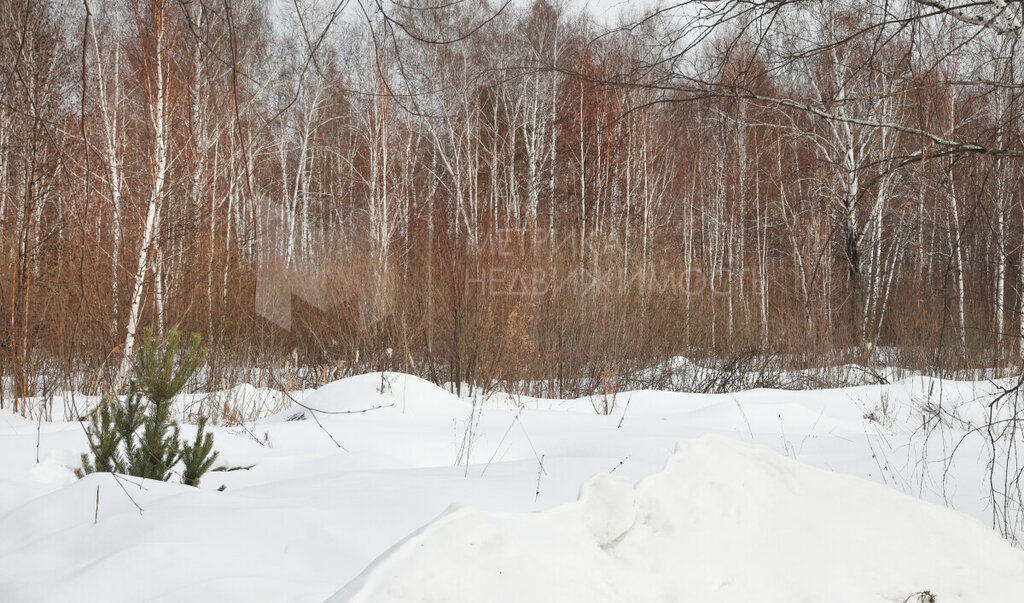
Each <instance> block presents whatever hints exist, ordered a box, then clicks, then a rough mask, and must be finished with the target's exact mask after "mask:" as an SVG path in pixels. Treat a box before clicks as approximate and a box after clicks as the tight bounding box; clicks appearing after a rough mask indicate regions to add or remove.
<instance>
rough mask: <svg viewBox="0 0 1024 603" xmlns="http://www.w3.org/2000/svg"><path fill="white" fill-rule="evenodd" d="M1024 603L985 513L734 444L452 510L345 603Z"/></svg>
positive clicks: (719, 441)
mask: <svg viewBox="0 0 1024 603" xmlns="http://www.w3.org/2000/svg"><path fill="white" fill-rule="evenodd" d="M925 591H927V592H930V593H931V594H933V595H935V597H936V598H937V600H938V601H941V602H942V603H948V602H954V601H963V602H979V603H980V602H988V601H1014V600H1020V596H1021V595H1020V593H1022V592H1024V552H1021V551H1019V550H1016V549H1014V548H1012V547H1011V546H1010V545H1009V544H1007V543H1006V542H1005V541H1003V540H1002V539H1000V538H999V537H998V536H997V535H996V534H995V533H993V532H992V531H991V530H989V529H988V528H987V527H985V526H983V525H981V524H980V523H979V522H978V521H976V520H975V519H972V518H970V517H967V516H965V515H962V514H960V513H957V512H955V511H951V510H949V509H946V508H943V507H939V506H936V505H932V504H930V503H926V502H923V501H920V500H917V499H915V498H912V497H909V496H906V495H903V494H900V493H898V492H896V491H893V490H891V489H888V488H885V487H883V486H879V485H877V484H874V483H872V482H868V481H866V480H861V479H858V478H854V477H850V476H846V475H841V474H836V473H832V472H828V471H824V470H821V469H815V468H812V467H808V466H805V465H803V464H800V463H798V462H796V461H793V460H791V459H788V458H785V457H783V456H780V455H777V454H775V453H773V452H771V451H769V450H766V449H763V448H759V447H755V446H750V445H747V444H742V443H739V442H736V441H734V440H730V439H727V438H723V437H719V436H706V437H702V438H699V439H696V440H690V441H684V442H682V443H680V444H679V445H678V446H677V449H676V452H675V454H674V455H673V456H672V457H671V458H670V460H669V461H668V463H667V466H666V467H665V469H664V470H663V471H661V472H660V473H657V474H655V475H652V476H650V477H648V478H645V479H643V480H642V481H641V482H640V483H638V484H637V485H636V486H635V487H634V486H633V485H632V484H631V483H630V482H629V481H626V480H622V479H619V478H616V477H613V476H610V475H600V476H598V477H595V478H593V479H592V480H591V481H589V482H588V483H587V484H586V485H585V486H584V487H583V488H582V491H581V493H580V496H579V500H578V501H577V502H575V503H570V504H567V505H563V506H561V507H557V508H555V509H551V510H549V511H545V512H540V513H487V512H482V511H476V510H473V509H471V508H456V509H452V510H450V511H448V512H446V513H445V514H443V515H442V516H441V517H439V518H438V519H436V520H435V521H433V522H432V523H430V524H428V525H427V526H426V527H424V528H422V529H421V530H419V531H417V532H416V533H414V534H413V535H411V536H409V537H408V538H406V539H405V540H404V541H402V542H400V543H399V544H397V545H395V546H394V547H393V548H392V549H391V550H390V551H388V552H387V553H385V554H384V555H382V556H381V557H380V558H379V559H378V560H377V561H375V562H374V563H373V564H372V565H370V567H368V568H367V569H366V570H365V571H364V572H363V573H362V575H360V576H359V577H358V578H356V579H355V580H354V581H352V582H351V583H350V584H349V585H347V586H346V587H345V588H343V589H342V590H341V591H339V592H338V593H336V594H335V595H334V596H333V597H332V598H331V599H330V600H331V601H349V602H352V603H362V602H373V603H388V602H398V601H403V602H415V601H447V602H459V601H465V602H478V601H488V602H501V601H508V602H521V601H559V602H561V603H570V602H573V601H579V602H581V603H583V602H586V603H595V602H599V601H609V602H611V601H616V602H619V601H643V602H653V601H701V602H706V603H716V602H718V603H751V602H755V601H756V602H758V603H770V602H778V603H798V602H815V603H818V602H825V601H828V602H829V603H840V602H850V603H868V602H875V601H877V602H896V603H903V602H906V601H911V602H916V601H919V600H927V599H925V598H921V597H920V595H919V594H917V593H923V592H925Z"/></svg>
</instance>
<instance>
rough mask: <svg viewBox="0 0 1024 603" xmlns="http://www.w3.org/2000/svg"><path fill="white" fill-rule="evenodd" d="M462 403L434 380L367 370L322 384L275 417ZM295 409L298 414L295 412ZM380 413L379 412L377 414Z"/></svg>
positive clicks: (444, 408) (452, 407) (438, 407)
mask: <svg viewBox="0 0 1024 603" xmlns="http://www.w3.org/2000/svg"><path fill="white" fill-rule="evenodd" d="M464 408H465V403H464V402H462V401H461V400H459V398H458V397H457V396H455V395H454V394H451V393H449V392H447V391H445V390H443V389H441V388H440V387H438V386H436V385H434V384H433V383H431V382H429V381H427V380H425V379H421V378H419V377H415V376H413V375H407V374H404V373H387V372H386V373H368V374H365V375H356V376H354V377H347V378H345V379H340V380H338V381H334V382H331V383H328V384H327V385H324V386H323V387H321V388H320V389H318V390H316V391H315V392H313V393H312V394H310V395H309V396H306V398H304V399H303V400H302V403H301V404H300V405H298V408H297V409H293V410H290V411H285V412H283V413H281V414H279V415H277V416H276V417H275V418H277V419H284V420H294V419H295V418H297V414H304V415H306V416H307V417H308V416H309V415H310V413H316V416H317V417H324V416H330V415H337V414H352V413H362V412H369V411H370V410H374V411H379V410H383V409H391V410H392V412H395V411H398V412H401V413H407V412H410V411H412V412H416V411H426V412H436V411H439V410H442V411H452V410H459V411H461V410H463V409H464ZM297 411H298V413H297ZM378 414H379V413H378Z"/></svg>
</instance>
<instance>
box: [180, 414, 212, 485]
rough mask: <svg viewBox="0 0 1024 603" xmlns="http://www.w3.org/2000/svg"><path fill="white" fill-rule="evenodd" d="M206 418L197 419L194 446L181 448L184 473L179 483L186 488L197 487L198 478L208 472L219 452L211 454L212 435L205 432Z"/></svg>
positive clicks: (187, 445)
mask: <svg viewBox="0 0 1024 603" xmlns="http://www.w3.org/2000/svg"><path fill="white" fill-rule="evenodd" d="M205 428H206V417H199V425H197V426H196V441H195V443H194V444H192V445H189V444H185V445H184V446H182V448H181V460H182V462H183V463H185V472H184V473H183V474H182V476H181V483H183V484H186V485H188V486H198V485H199V478H200V477H202V476H203V474H204V473H206V472H207V471H209V470H210V467H212V466H213V462H214V461H215V460H217V455H219V454H220V453H219V452H213V434H212V433H209V432H206V433H204V430H205Z"/></svg>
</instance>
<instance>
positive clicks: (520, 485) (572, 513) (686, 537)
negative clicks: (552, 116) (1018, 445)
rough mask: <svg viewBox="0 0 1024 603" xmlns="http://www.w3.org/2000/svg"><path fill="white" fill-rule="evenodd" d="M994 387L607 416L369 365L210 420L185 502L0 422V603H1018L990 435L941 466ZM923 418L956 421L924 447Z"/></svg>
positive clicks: (622, 406) (1, 416)
mask: <svg viewBox="0 0 1024 603" xmlns="http://www.w3.org/2000/svg"><path fill="white" fill-rule="evenodd" d="M1002 385H1004V384H1002V383H999V382H975V383H972V382H951V381H938V380H933V379H925V378H914V379H908V380H905V381H901V382H898V383H895V384H893V385H875V386H861V387H852V388H845V389H836V390H818V391H778V390H764V389H760V390H750V391H746V392H740V393H736V394H725V395H702V394H679V393H670V392H655V391H637V392H624V393H620V394H618V395H617V396H615V398H614V407H613V409H612V412H611V413H610V414H608V415H600V414H597V413H596V412H595V410H594V408H595V405H598V406H600V404H601V403H602V402H603V400H593V399H590V398H583V399H577V400H547V399H534V398H525V397H518V396H505V395H494V396H491V397H490V398H487V399H475V400H474V399H460V398H458V397H456V396H454V395H452V394H450V393H449V392H447V391H445V390H444V389H441V388H438V387H436V386H434V385H432V384H430V383H428V382H426V381H424V380H422V379H418V378H416V377H412V376H408V375H402V374H396V373H387V374H384V375H382V374H380V373H374V374H369V375H362V376H358V377H352V378H348V379H344V380H341V381H338V382H335V383H331V384H328V385H326V386H324V387H322V388H320V389H319V390H317V391H315V392H310V393H308V395H305V396H304V397H303V396H302V394H300V393H296V394H293V396H294V397H295V398H296V399H298V400H300V404H299V405H296V406H294V407H292V408H290V409H286V410H283V411H281V412H277V413H276V414H272V415H271V416H267V417H265V418H263V419H260V420H257V421H247V422H245V423H244V424H243V425H241V426H235V427H225V426H218V427H215V428H214V433H215V438H216V442H215V447H216V448H217V449H218V450H219V451H220V452H221V456H220V459H219V460H218V465H219V468H220V469H223V471H215V472H211V473H208V474H207V475H206V476H205V477H204V478H203V481H202V484H201V487H200V488H198V489H197V488H191V487H187V486H183V485H181V484H176V483H154V482H150V481H146V482H140V481H139V480H137V479H136V478H131V477H124V476H111V475H91V476H87V477H86V478H84V479H82V480H77V479H75V478H74V476H73V475H72V469H73V468H74V467H75V466H77V464H78V458H79V455H80V454H81V453H82V452H83V451H85V449H86V443H85V437H84V434H83V431H82V427H81V425H80V424H79V423H77V422H59V421H57V422H46V421H43V422H37V421H29V420H25V419H22V418H20V417H17V416H14V415H12V414H11V413H9V412H7V411H0V455H2V458H3V459H4V461H5V462H4V463H2V464H0V600H2V601H39V600H44V601H82V600H104V601H137V600H156V601H181V600H190V601H208V600H209V601H212V600H236V599H245V600H253V601H323V600H325V599H328V598H332V599H333V600H353V601H375V602H376V601H440V600H450V601H460V600H465V601H481V600H487V601H503V600H506V601H521V600H524V599H527V598H530V597H532V598H534V599H538V600H544V601H556V600H557V601H569V602H571V601H606V600H607V601H674V600H695V601H721V602H737V603H738V602H741V601H742V602H743V603H747V602H749V601H753V600H756V601H785V602H787V603H788V602H798V601H809V602H812V601H813V602H818V601H896V602H898V603H901V602H903V601H905V600H908V599H907V598H908V597H911V598H910V599H909V600H910V601H914V600H915V599H914V598H912V594H913V593H915V592H921V591H925V590H928V591H931V592H932V593H934V594H935V595H936V596H937V597H938V599H937V600H938V601H1008V600H1016V598H1017V597H1018V593H1020V592H1021V591H1022V587H1024V557H1022V555H1024V553H1021V552H1020V551H1018V550H1017V549H1014V548H1012V547H1011V546H1010V545H1009V544H1007V542H1006V541H1004V540H1003V539H1001V538H1000V537H999V536H998V535H997V534H996V533H995V532H993V531H992V529H991V528H990V527H989V525H990V513H991V510H990V508H989V506H988V501H987V498H986V496H987V492H988V490H987V486H986V480H987V474H986V473H985V471H984V458H983V453H984V448H983V446H982V444H983V442H981V441H980V440H977V439H970V438H968V440H966V441H965V442H964V443H963V444H961V447H960V449H959V452H958V454H957V456H956V457H955V458H954V459H953V460H952V463H951V464H950V465H949V467H948V472H947V463H945V462H940V461H942V459H945V458H947V457H948V456H949V451H950V449H951V448H952V445H953V444H954V443H956V442H959V440H960V438H961V437H963V436H964V435H965V433H967V430H968V425H969V424H970V423H969V422H970V421H977V420H978V419H979V418H981V417H983V416H984V413H985V412H986V404H987V402H988V401H989V400H991V398H992V396H993V395H994V394H996V393H998V392H999V391H1000V387H1001V386H1002ZM232 397H233V399H236V400H241V399H244V400H245V402H244V404H245V406H246V407H247V408H250V409H266V410H271V409H277V408H280V407H281V406H282V404H281V400H282V397H281V394H280V392H276V393H275V392H271V391H269V390H266V391H264V390H258V389H255V388H249V387H245V388H239V389H238V390H236V391H234V392H228V393H226V394H225V399H232ZM191 401H192V400H191V399H189V400H184V401H182V402H181V404H182V407H183V408H184V407H186V406H187V404H189V403H190V402H191ZM935 407H941V408H942V409H944V413H945V414H946V415H949V416H956V417H961V418H962V419H963V421H964V426H963V427H960V426H957V425H950V426H948V427H945V428H943V429H941V430H939V431H935V432H930V435H929V437H927V438H926V437H925V434H924V433H922V431H921V429H922V422H923V421H924V422H927V421H928V420H929V417H930V416H932V415H931V414H930V413H931V412H932V411H931V410H929V409H933V408H935ZM264 414H265V413H264ZM868 415H870V416H871V417H872V418H870V419H867V418H865V416H868ZM55 416H59V415H56V413H55ZM193 435H194V430H193V428H190V427H188V426H186V427H184V428H183V433H182V437H183V439H188V438H191V437H192V436H193ZM37 455H38V462H37ZM666 459H668V460H667V464H666ZM924 461H928V462H924ZM221 486H224V490H223V491H218V488H220V487H221ZM97 492H98V503H97ZM946 504H949V505H952V506H953V507H955V508H956V509H957V510H956V511H954V510H950V509H947V508H945V507H944V505H946ZM140 509H141V510H140Z"/></svg>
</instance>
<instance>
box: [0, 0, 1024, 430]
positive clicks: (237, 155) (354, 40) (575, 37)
mask: <svg viewBox="0 0 1024 603" xmlns="http://www.w3.org/2000/svg"><path fill="white" fill-rule="evenodd" d="M1022 35H1024V29H1022V27H1021V7H1020V3H1019V2H1005V1H1003V0H990V1H985V2H952V3H947V2H946V1H945V0H901V1H898V2H888V1H886V2H883V1H881V0H847V1H844V2H835V1H830V0H823V1H809V0H808V1H804V0H801V1H797V0H787V1H784V2H776V1H771V2H769V1H765V0H750V1H744V0H724V1H721V2H680V3H675V4H668V5H656V6H654V7H653V8H651V9H650V10H649V11H648V12H642V11H641V10H640V9H636V10H626V11H624V12H623V13H622V15H620V16H619V17H618V18H617V20H616V21H615V22H613V23H605V22H603V21H601V20H599V19H597V18H595V17H594V16H593V15H592V14H591V13H589V12H587V10H586V9H585V8H583V7H580V6H578V5H577V4H574V3H571V2H563V1H558V0H532V1H529V2H494V1H490V2H485V1H480V2H475V1H469V2H463V1H456V2H438V1H434V0H408V1H406V2H402V3H399V2H389V1H385V0H378V1H376V2H374V1H369V0H341V1H338V0H331V1H327V0H324V1H319V2H318V1H312V0H311V1H298V0H296V1H294V2H272V1H269V0H45V1H42V0H0V66H2V68H0V257H2V258H3V261H2V264H0V267H2V271H0V317H2V326H0V375H2V376H3V379H2V381H0V385H2V386H0V405H2V406H3V407H4V408H9V409H12V410H14V411H15V412H18V411H19V410H20V411H21V412H24V410H25V409H24V405H22V406H21V408H19V400H23V399H26V398H29V397H33V396H43V397H45V396H47V395H49V394H52V393H53V392H55V391H66V390H76V391H83V392H89V393H96V392H107V391H114V392H118V391H122V390H123V387H124V386H125V385H126V378H127V377H128V373H129V370H130V363H131V358H132V357H133V355H134V354H135V352H136V351H137V347H138V345H139V343H138V342H139V341H140V339H141V337H142V334H143V333H144V331H145V330H147V329H149V330H152V331H153V332H154V333H156V334H158V335H162V334H164V333H165V332H167V331H168V330H170V329H171V327H173V326H178V328H180V329H181V330H182V331H183V332H188V333H199V334H201V335H202V337H203V341H204V343H205V344H207V345H208V346H209V347H210V354H209V357H208V359H207V361H206V364H205V366H204V367H203V369H202V370H201V371H199V372H198V373H197V377H196V379H195V381H194V383H193V384H192V386H191V387H193V388H195V389H199V390H205V391H210V390H213V389H221V388H225V387H230V386H233V385H235V384H238V383H245V382H248V383H254V384H257V383H258V384H260V385H261V386H272V387H277V386H280V388H281V389H295V388H297V387H302V386H307V385H310V384H322V383H324V382H327V381H330V380H333V379H335V378H339V377H341V376H347V375H352V374H358V373H361V372H366V371H369V370H393V371H402V372H405V373H410V374H414V375H419V376H421V377H423V378H425V379H428V380H430V381H432V382H434V383H437V384H446V383H447V384H453V386H454V387H455V388H456V389H461V388H463V387H468V388H483V389H487V388H501V389H502V390H504V391H509V392H513V391H515V392H519V393H524V394H529V395H535V396H541V395H547V396H556V397H563V398H564V397H571V396H579V395H588V394H593V393H598V392H602V391H605V392H607V391H618V390H619V389H623V388H627V387H633V388H636V387H661V388H686V387H688V386H689V387H691V388H692V387H693V386H694V384H689V385H687V384H682V385H680V384H679V383H677V382H676V381H675V380H674V378H675V371H676V367H678V366H679V363H678V362H675V361H674V360H673V359H676V358H679V357H686V358H688V359H691V360H694V361H701V362H706V363H713V364H716V366H720V367H721V366H726V367H733V368H736V367H743V368H744V370H754V371H755V372H757V371H758V370H760V371H761V372H762V373H763V374H764V375H765V382H764V383H754V384H753V385H772V384H773V382H772V381H771V379H770V376H769V373H770V372H771V371H770V370H768V369H767V368H765V367H774V368H773V369H772V370H776V369H777V370H782V369H786V370H795V369H802V368H807V367H821V366H829V365H840V364H845V363H857V364H859V365H862V366H865V367H871V366H875V365H880V364H885V365H888V366H902V367H907V368H909V369H912V370H915V371H919V372H922V373H925V374H930V375H936V376H952V375H964V374H968V373H969V372H970V371H979V370H992V369H996V370H1012V369H1013V367H1015V366H1019V365H1020V362H1021V358H1022V357H1024V345H1022V344H1021V342H1022V336H1024V312H1022V308H1024V267H1022V264H1024V248H1022V245H1021V243H1022V240H1024V205H1022V204H1024V198H1022V196H1021V182H1022V179H1021V177H1022V167H1024V164H1022V160H1021V158H1022V153H1024V145H1022V140H1021V124H1022V121H1021V109H1022V98H1021V92H1022V87H1024V79H1022V71H1021V67H1022V66H1021V64H1020V63H1019V62H1018V60H1017V58H1016V50H1017V49H1018V46H1019V42H1020V41H1021V39H1022ZM652 367H653V368H652ZM971 374H974V373H971ZM719 386H721V384H718V385H717V386H712V385H708V384H704V386H703V387H704V388H705V389H715V387H718V388H719V389H721V387H719ZM698 389H699V387H698Z"/></svg>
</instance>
